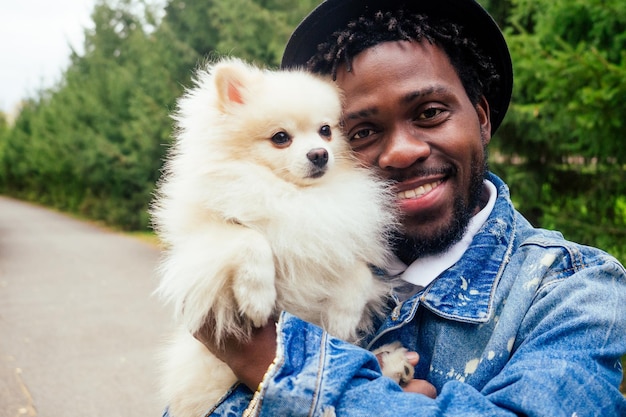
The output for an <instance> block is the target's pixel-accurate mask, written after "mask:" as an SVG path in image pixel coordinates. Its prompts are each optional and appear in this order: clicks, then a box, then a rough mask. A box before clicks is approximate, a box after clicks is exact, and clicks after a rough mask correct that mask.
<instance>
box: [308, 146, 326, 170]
mask: <svg viewBox="0 0 626 417" xmlns="http://www.w3.org/2000/svg"><path fill="white" fill-rule="evenodd" d="M306 157H307V158H309V161H311V162H313V165H315V166H316V167H318V168H324V167H325V166H326V164H327V163H328V151H327V150H326V149H324V148H316V149H311V150H310V151H309V152H308V153H307V154H306Z"/></svg>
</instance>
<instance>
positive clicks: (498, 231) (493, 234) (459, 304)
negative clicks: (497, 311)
mask: <svg viewBox="0 0 626 417" xmlns="http://www.w3.org/2000/svg"><path fill="white" fill-rule="evenodd" d="M487 179H488V180H489V181H491V182H492V183H493V184H494V185H495V186H496V189H497V190H498V197H497V199H496V204H495V206H494V208H493V210H492V212H491V215H490V216H489V218H488V219H487V221H486V222H485V224H484V225H483V226H482V227H481V228H480V230H479V231H478V233H477V234H476V235H475V236H474V239H473V240H472V243H471V245H470V246H469V248H468V249H467V251H466V252H465V254H464V255H463V256H462V257H461V259H460V260H459V261H458V262H457V263H456V264H454V265H453V266H451V267H450V268H449V269H447V270H446V271H444V272H443V273H442V274H441V275H440V276H439V277H438V278H437V279H435V281H433V282H432V283H431V285H429V286H428V287H427V288H426V289H425V291H424V292H423V293H422V294H421V296H420V297H419V301H420V302H421V303H422V304H423V305H424V306H425V307H426V308H428V309H429V310H431V311H432V312H434V313H435V314H437V315H439V316H441V317H444V318H448V319H453V320H458V321H463V322H474V323H484V322H487V321H488V320H489V318H490V317H491V315H492V309H493V303H492V300H493V295H494V292H495V289H496V287H497V285H498V282H499V280H500V277H501V275H502V271H503V270H504V267H505V266H506V264H507V262H508V260H509V258H510V254H511V251H512V247H513V243H514V237H515V226H516V225H515V218H516V217H515V209H514V208H513V204H512V202H511V199H510V194H509V190H508V187H507V186H506V184H505V183H504V182H503V181H502V180H501V179H500V178H498V177H497V176H496V175H494V174H492V173H489V174H488V176H487ZM412 301H413V300H412ZM414 301H415V302H417V301H418V300H417V299H415V300H414ZM406 307H408V306H406ZM403 310H404V309H403ZM411 310H414V309H413V308H411Z"/></svg>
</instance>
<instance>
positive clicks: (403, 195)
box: [398, 180, 443, 200]
mask: <svg viewBox="0 0 626 417" xmlns="http://www.w3.org/2000/svg"><path fill="white" fill-rule="evenodd" d="M442 182H443V181H442V180H439V181H435V182H431V183H430V184H424V185H420V186H419V187H417V188H414V189H412V190H406V191H400V192H399V193H398V199H399V200H406V199H408V198H418V197H421V196H423V195H424V194H426V193H428V192H430V191H431V190H432V189H433V188H435V187H437V186H438V185H439V184H441V183H442Z"/></svg>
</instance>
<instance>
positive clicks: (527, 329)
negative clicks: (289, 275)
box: [196, 0, 626, 417]
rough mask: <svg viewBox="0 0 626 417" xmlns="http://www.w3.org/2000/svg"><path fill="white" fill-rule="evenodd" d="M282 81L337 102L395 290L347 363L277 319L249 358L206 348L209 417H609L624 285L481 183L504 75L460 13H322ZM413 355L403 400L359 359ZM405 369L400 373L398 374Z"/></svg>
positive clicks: (488, 45) (429, 8) (337, 345)
mask: <svg viewBox="0 0 626 417" xmlns="http://www.w3.org/2000/svg"><path fill="white" fill-rule="evenodd" d="M283 66H284V67H296V66H306V67H308V68H309V69H310V70H311V71H314V72H319V73H324V74H330V75H332V76H333V77H334V79H335V80H336V82H337V84H338V85H339V86H340V87H341V88H342V89H343V90H344V92H345V108H344V121H343V123H344V126H343V127H344V129H345V132H346V135H347V136H348V138H349V140H350V143H351V145H352V147H353V149H354V150H355V152H356V154H357V155H358V157H359V158H360V159H361V161H363V162H364V163H365V164H367V165H369V166H371V168H372V169H374V170H376V171H377V172H378V173H379V174H380V175H382V176H383V177H385V178H388V179H390V180H392V181H393V182H394V184H395V187H396V191H397V194H396V195H397V204H398V207H399V209H400V212H401V215H402V218H401V221H402V229H401V233H400V234H399V235H398V236H397V238H396V240H395V241H394V242H393V243H394V244H395V248H396V254H397V258H398V259H397V260H396V263H395V265H393V267H392V268H390V270H389V271H388V273H389V274H390V275H399V276H400V277H401V278H402V279H403V280H404V281H406V282H407V287H409V290H408V291H406V292H399V293H398V294H397V295H396V297H395V299H396V304H395V305H393V306H391V307H390V311H389V315H388V317H387V318H386V320H385V321H384V322H383V323H381V326H380V328H379V329H378V331H377V332H376V333H375V334H372V335H369V337H368V338H367V341H366V343H365V346H364V348H361V347H356V346H353V345H350V344H348V343H344V342H341V341H339V340H336V339H333V338H332V337H329V336H328V335H327V334H325V333H324V332H322V331H321V329H319V328H317V327H315V326H312V325H310V324H308V323H306V322H304V321H302V320H300V319H298V318H296V317H294V316H292V315H290V314H289V313H288V312H285V313H283V314H282V315H281V317H280V320H279V322H278V323H277V325H275V324H274V323H269V324H268V325H267V326H265V327H262V328H260V329H258V331H257V333H256V334H255V337H253V338H252V340H250V341H249V342H238V341H234V340H233V341H231V343H227V345H226V346H225V347H224V348H218V347H216V346H212V345H211V343H210V342H209V340H211V337H210V333H211V329H210V327H209V326H207V327H206V328H205V329H203V331H201V332H199V333H198V334H196V337H197V338H198V339H199V340H201V341H203V342H204V343H205V345H206V346H207V347H208V348H209V349H210V350H212V351H214V352H215V353H216V354H217V355H218V356H220V357H221V358H222V359H223V360H224V361H225V362H226V363H227V364H228V365H229V366H230V367H231V368H232V369H233V370H234V371H235V374H236V375H237V376H238V377H239V379H240V381H242V384H241V385H238V386H236V387H234V388H233V391H232V392H231V393H230V394H229V395H227V396H226V397H225V398H224V399H223V402H221V403H220V404H218V405H217V406H216V407H215V408H210V407H211V405H210V404H207V412H208V413H212V415H241V414H242V413H244V411H245V410H247V411H245V412H246V413H247V414H250V415H262V416H296V415H307V416H308V415H313V416H322V415H332V414H336V415H339V416H376V415H380V416H382V415H394V416H396V415H419V416H469V415H472V416H514V415H526V416H551V417H552V416H567V417H570V416H603V417H607V416H623V415H626V401H625V399H624V397H623V396H622V394H621V393H620V392H619V389H618V387H619V383H620V380H621V377H622V369H621V365H620V357H621V356H622V355H623V354H624V353H626V309H624V305H626V272H625V271H624V268H623V266H622V265H620V264H619V263H618V262H617V261H616V260H615V259H614V258H613V257H611V256H610V255H608V254H606V253H605V252H602V251H601V250H598V249H595V248H590V247H585V246H582V245H578V244H576V243H573V242H569V241H567V240H565V239H563V237H562V236H561V235H560V234H559V233H558V232H553V231H547V230H542V229H536V228H534V227H532V225H530V224H529V223H528V222H527V221H526V220H525V219H524V217H523V216H522V215H521V214H520V213H519V212H517V211H516V210H515V208H514V207H513V205H512V203H511V200H510V197H509V191H508V188H507V186H506V185H505V184H504V183H503V181H502V180H501V179H499V178H498V177H497V176H496V175H494V174H493V173H491V172H489V171H488V169H487V146H488V144H489V141H490V139H491V136H492V134H493V133H494V131H495V130H496V129H497V128H498V126H499V125H500V123H501V122H502V119H503V118H504V115H505V113H506V110H507V107H508V104H509V100H510V97H511V90H512V81H513V75H512V70H511V62H510V56H509V53H508V49H507V46H506V43H505V42H504V38H503V36H502V34H501V32H500V30H499V29H498V27H497V25H496V24H495V23H494V21H493V19H492V18H491V17H490V16H489V15H488V14H487V12H486V11H485V10H484V9H483V8H482V7H481V6H480V5H478V3H476V2H475V1H474V0H438V1H422V0H413V1H401V0H387V1H383V0H327V1H326V2H324V3H322V4H321V5H320V6H319V7H318V8H317V9H316V10H314V11H313V12H312V13H311V14H310V15H309V16H308V17H307V18H306V19H305V20H304V21H303V22H302V23H301V24H300V26H299V27H298V28H297V29H296V31H295V32H294V33H293V35H292V37H291V39H290V41H289V43H288V45H287V48H286V50H285V55H284V58H283ZM396 340H399V341H401V342H402V343H403V344H404V345H405V346H406V347H408V348H409V349H411V350H412V351H414V352H417V353H418V354H419V362H416V365H415V378H416V379H415V380H414V381H413V382H412V383H409V385H407V386H406V387H404V389H402V388H400V387H399V386H397V385H396V384H395V383H393V382H392V381H391V380H390V379H388V378H385V377H382V376H381V373H380V370H379V367H378V362H377V360H376V358H375V357H374V356H373V355H372V354H371V353H370V352H369V350H371V349H373V348H376V347H378V346H380V345H382V344H384V343H389V342H393V341H396ZM414 362H415V360H414Z"/></svg>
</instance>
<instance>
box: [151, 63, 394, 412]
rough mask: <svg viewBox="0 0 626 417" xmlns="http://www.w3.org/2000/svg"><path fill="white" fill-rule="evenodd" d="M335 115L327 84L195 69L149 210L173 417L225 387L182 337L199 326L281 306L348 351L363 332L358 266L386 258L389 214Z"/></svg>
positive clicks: (368, 303)
mask: <svg viewBox="0 0 626 417" xmlns="http://www.w3.org/2000/svg"><path fill="white" fill-rule="evenodd" d="M340 113H341V101H340V94H339V92H338V90H337V88H336V87H335V86H334V84H333V83H331V82H329V81H327V80H325V79H322V78H320V77H317V76H313V75H311V74H308V73H305V72H303V71H289V72H278V71H275V72H272V71H267V70H262V69H259V68H256V67H253V66H251V65H248V64H245V63H243V62H242V61H239V60H236V59H224V60H221V61H219V62H217V63H216V64H211V65H207V66H206V67H205V68H203V69H201V70H199V71H198V73H197V75H196V80H195V86H194V87H193V88H192V89H190V90H188V91H187V92H186V94H185V95H184V96H183V97H182V98H181V99H180V100H179V102H178V109H177V112H176V114H175V116H174V118H175V121H176V123H177V131H176V135H175V144H174V146H173V149H172V151H171V153H170V156H169V158H168V161H167V164H166V169H165V173H164V176H163V179H162V180H161V182H160V185H159V189H158V194H157V198H156V199H155V202H154V206H153V209H152V215H153V220H154V224H155V228H156V230H157V231H158V234H159V236H160V238H161V239H162V241H163V242H164V243H165V244H166V246H167V249H166V253H165V256H164V259H163V262H162V265H161V269H160V271H161V273H162V279H161V283H160V286H159V288H158V292H159V293H160V294H161V295H162V296H163V297H164V298H165V300H167V301H169V302H171V303H173V304H174V307H175V311H176V313H177V318H178V320H179V322H180V327H181V330H180V332H179V333H178V334H177V336H176V338H175V340H174V341H173V343H172V344H171V345H170V346H169V347H168V350H167V352H166V354H165V356H166V361H165V362H166V363H165V370H164V375H163V393H164V395H165V400H166V401H167V402H168V404H169V405H170V413H171V415H172V416H173V417H188V416H189V417H191V416H194V417H195V416H202V415H204V414H205V413H206V412H207V410H208V409H209V408H210V406H211V405H212V404H214V403H215V402H217V401H218V400H219V398H220V397H222V396H223V395H224V393H225V392H226V391H227V389H228V388H229V387H230V386H231V385H232V384H233V383H235V382H236V381H235V376H234V375H233V374H232V372H231V371H230V369H229V368H228V367H227V366H226V365H225V364H224V363H222V362H221V361H219V360H218V359H217V358H215V357H214V356H212V355H211V354H210V353H209V351H208V350H207V349H206V348H205V347H204V346H202V345H201V344H200V343H199V342H198V341H196V340H195V339H194V338H193V337H191V336H190V334H191V333H193V332H195V331H196V330H197V329H198V328H199V327H200V326H201V325H202V324H203V323H204V321H205V320H206V319H207V317H211V318H212V319H213V320H214V321H215V335H216V339H217V340H216V341H217V342H219V341H220V340H221V339H222V338H223V337H224V336H225V335H227V334H228V335H235V336H237V337H241V338H245V337H247V336H248V335H249V332H250V330H251V329H252V327H253V326H258V325H261V324H264V323H266V322H267V320H268V319H269V318H270V317H272V315H274V314H276V313H277V312H279V311H281V310H287V311H289V312H291V313H293V314H295V315H297V316H299V317H301V318H303V319H305V320H307V321H310V322H313V323H317V324H319V325H321V326H323V327H324V328H325V329H326V330H327V331H328V332H329V333H330V334H332V335H334V336H337V337H340V338H343V339H346V340H350V341H354V340H356V339H357V337H358V334H359V332H361V331H367V330H370V327H371V324H372V323H371V318H372V316H373V315H374V314H376V313H377V312H378V311H379V309H380V307H381V305H382V303H383V299H384V297H385V294H386V293H387V291H388V288H386V285H384V284H382V283H381V282H380V281H378V280H376V279H375V278H374V277H372V274H371V272H370V270H369V268H368V266H367V263H368V262H369V263H373V264H375V265H384V264H385V262H386V261H387V259H388V256H389V252H388V249H387V246H386V240H387V237H388V232H389V231H390V227H391V226H392V225H394V222H395V219H394V215H393V213H394V210H393V208H392V207H391V206H390V201H392V199H391V198H390V195H389V194H388V190H387V187H386V184H385V183H384V182H382V181H380V180H377V179H375V178H374V177H373V176H372V174H370V172H369V171H368V170H367V169H365V168H363V167H361V166H359V164H358V162H357V161H356V159H355V158H354V157H353V156H352V154H351V153H350V149H349V146H348V143H347V141H346V140H345V138H344V137H342V136H341V133H340V128H339V126H338V124H339V120H340ZM328 128H329V129H328ZM283 133H284V134H283ZM277 134H278V135H277ZM283 142H284V143H283ZM311 151H314V152H313V154H310V152H311ZM324 152H325V153H326V154H327V160H328V161H327V163H326V164H324V163H323V162H321V163H318V164H317V165H316V164H315V163H314V162H313V161H312V159H313V160H314V159H315V158H311V157H310V156H311V155H318V156H320V157H322V158H323V156H324ZM307 155H309V156H307Z"/></svg>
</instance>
